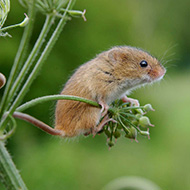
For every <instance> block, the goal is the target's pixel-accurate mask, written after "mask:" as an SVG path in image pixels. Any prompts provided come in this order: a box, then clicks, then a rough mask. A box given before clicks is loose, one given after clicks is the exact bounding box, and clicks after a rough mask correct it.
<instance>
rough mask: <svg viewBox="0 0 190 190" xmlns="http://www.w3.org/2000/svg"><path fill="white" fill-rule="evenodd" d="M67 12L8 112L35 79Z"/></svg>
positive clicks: (63, 22) (13, 107)
mask: <svg viewBox="0 0 190 190" xmlns="http://www.w3.org/2000/svg"><path fill="white" fill-rule="evenodd" d="M71 4H72V0H70V1H69V3H68V5H67V10H68V9H70V8H72V7H71ZM66 16H67V13H66V12H65V13H64V15H63V17H62V18H61V19H60V21H59V23H58V25H57V27H56V29H55V31H54V32H53V34H52V36H51V37H50V39H49V41H48V43H47V45H46V47H45V49H44V51H43V52H42V54H41V56H40V58H39V59H38V61H37V63H36V65H35V67H34V69H33V70H32V72H31V73H30V75H29V77H28V79H27V81H26V82H25V84H24V85H23V87H22V89H21V91H20V92H19V94H18V96H17V98H16V99H15V101H14V102H13V104H12V106H11V108H10V109H9V113H11V114H12V113H13V112H14V110H15V109H16V107H17V106H18V104H19V103H20V102H21V100H22V98H23V97H24V96H25V94H26V92H27V90H28V88H29V87H30V85H31V84H32V82H33V80H34V79H35V77H36V75H37V74H38V72H39V70H40V68H41V66H42V64H43V63H44V61H45V59H46V57H47V55H48V54H49V52H50V51H51V49H52V47H53V45H54V44H55V42H56V40H57V38H58V36H59V34H60V33H61V31H62V29H63V27H64V25H65V24H66V20H67V18H66Z"/></svg>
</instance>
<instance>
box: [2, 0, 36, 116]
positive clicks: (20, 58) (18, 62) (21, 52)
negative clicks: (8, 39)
mask: <svg viewBox="0 0 190 190" xmlns="http://www.w3.org/2000/svg"><path fill="white" fill-rule="evenodd" d="M28 14H29V18H30V20H29V23H28V25H27V26H26V28H25V30H24V33H23V36H22V39H21V42H20V46H19V49H18V51H17V54H16V57H15V60H14V64H13V67H12V69H11V73H10V76H9V79H8V81H7V85H6V88H5V91H4V94H3V98H2V101H1V105H0V118H1V116H2V114H3V111H4V107H5V106H6V105H5V102H6V101H7V97H8V94H9V92H10V89H11V86H12V84H13V82H14V80H15V78H16V74H17V73H18V71H19V70H20V68H21V67H22V65H23V62H24V58H25V55H26V51H27V46H28V43H29V41H30V37H31V34H32V29H33V24H34V17H35V10H34V1H33V4H32V5H31V6H30V7H29V12H28Z"/></svg>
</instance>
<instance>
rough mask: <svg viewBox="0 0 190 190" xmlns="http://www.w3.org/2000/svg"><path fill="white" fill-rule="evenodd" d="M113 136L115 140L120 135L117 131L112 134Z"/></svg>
mask: <svg viewBox="0 0 190 190" xmlns="http://www.w3.org/2000/svg"><path fill="white" fill-rule="evenodd" d="M113 135H114V137H115V138H116V139H117V138H119V137H120V136H121V133H120V132H119V131H115V132H114V133H113Z"/></svg>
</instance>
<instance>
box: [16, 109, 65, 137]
mask: <svg viewBox="0 0 190 190" xmlns="http://www.w3.org/2000/svg"><path fill="white" fill-rule="evenodd" d="M13 117H15V118H19V119H22V120H24V121H27V122H29V123H32V124H33V125H35V126H36V127H38V128H39V129H41V130H42V131H45V132H46V133H48V134H50V135H54V136H61V137H64V136H65V133H64V131H62V130H57V129H54V128H52V127H50V126H49V125H47V124H45V123H43V122H42V121H40V120H38V119H36V118H34V117H32V116H30V115H28V114H25V113H21V112H14V113H13Z"/></svg>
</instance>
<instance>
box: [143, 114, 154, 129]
mask: <svg viewBox="0 0 190 190" xmlns="http://www.w3.org/2000/svg"><path fill="white" fill-rule="evenodd" d="M139 124H140V126H141V127H143V128H147V127H149V126H152V127H154V125H152V124H151V123H150V120H149V118H148V117H146V116H142V117H141V118H140V119H139Z"/></svg>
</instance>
